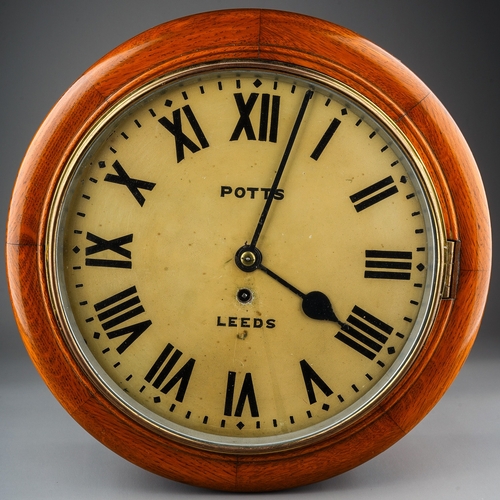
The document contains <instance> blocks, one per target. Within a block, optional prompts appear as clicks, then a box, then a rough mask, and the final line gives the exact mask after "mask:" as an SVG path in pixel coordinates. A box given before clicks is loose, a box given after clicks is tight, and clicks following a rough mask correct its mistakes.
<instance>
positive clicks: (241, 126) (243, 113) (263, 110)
mask: <svg viewBox="0 0 500 500" xmlns="http://www.w3.org/2000/svg"><path fill="white" fill-rule="evenodd" d="M260 96H261V101H260V117H259V141H267V140H268V141H269V142H276V141H277V140H278V121H279V111H280V96H279V95H273V96H271V95H270V94H260ZM258 97H259V94H258V93H256V92H252V93H251V94H250V96H249V98H248V100H247V101H246V102H245V99H244V97H243V94H242V93H241V92H240V93H237V94H234V100H235V101H236V106H237V107H238V111H239V113H240V117H239V119H238V122H237V123H236V126H235V128H234V131H233V133H232V135H231V139H230V140H231V141H237V140H238V139H239V138H240V135H241V133H242V132H243V131H245V134H246V136H247V139H248V140H250V141H255V140H256V139H257V137H256V135H255V132H254V128H253V124H252V121H251V119H250V113H251V112H252V110H253V108H254V106H255V103H256V102H257V99H258ZM269 115H270V116H269Z"/></svg>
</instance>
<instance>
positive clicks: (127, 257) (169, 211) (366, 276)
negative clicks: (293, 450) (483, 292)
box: [49, 68, 442, 449]
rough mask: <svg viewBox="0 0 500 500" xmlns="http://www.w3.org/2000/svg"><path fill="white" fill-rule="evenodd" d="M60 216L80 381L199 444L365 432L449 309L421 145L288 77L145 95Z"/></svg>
mask: <svg viewBox="0 0 500 500" xmlns="http://www.w3.org/2000/svg"><path fill="white" fill-rule="evenodd" d="M374 116H378V118H374ZM52 212H53V214H52V219H51V221H52V222H51V224H52V226H53V228H54V231H52V233H53V234H54V235H55V236H53V237H52V236H51V239H50V240H49V251H50V255H49V262H50V265H49V271H50V277H51V283H52V288H53V291H52V294H53V300H54V302H55V303H56V305H57V308H58V310H59V314H60V321H61V322H62V323H63V324H64V328H65V331H66V337H67V341H68V343H69V344H70V345H71V346H73V347H72V348H73V349H74V351H75V352H77V353H78V356H79V358H80V360H81V364H82V366H85V367H87V368H86V369H87V370H89V371H90V372H91V373H92V376H93V378H94V380H95V382H96V385H98V386H99V387H101V390H102V391H103V392H105V393H106V394H108V395H109V396H110V398H111V399H113V400H115V401H118V402H119V403H117V404H121V405H123V407H124V408H127V411H128V412H129V413H130V415H131V416H132V417H133V418H135V419H139V420H141V421H144V422H145V423H146V424H147V425H150V426H153V427H155V428H157V429H158V431H159V432H167V433H171V434H172V435H173V436H174V437H176V438H178V439H191V440H193V443H194V444H195V445H200V446H210V445H212V444H214V445H223V446H228V447H229V448H231V447H234V448H237V447H243V448H244V449H245V448H248V447H256V448H259V447H265V446H268V445H270V444H278V445H279V444H283V445H286V446H291V445H293V444H297V443H300V442H301V440H303V439H306V438H309V437H311V436H314V435H317V434H318V433H321V432H324V431H327V430H329V429H333V428H335V427H336V426H340V425H343V424H345V423H346V422H348V421H349V420H350V419H353V418H356V417H357V415H359V414H361V413H362V412H363V411H364V409H365V408H367V407H369V405H370V403H371V402H373V401H375V400H377V398H381V397H383V395H384V391H387V390H388V388H389V387H390V385H391V384H392V383H393V382H394V380H396V379H397V377H398V376H400V375H401V373H403V372H404V370H405V369H406V367H407V366H408V364H409V363H410V362H411V359H412V356H414V354H415V352H417V351H418V347H419V344H420V342H421V341H422V339H423V338H424V337H425V334H426V332H427V326H426V325H427V324H428V322H429V319H430V318H431V317H432V312H433V309H434V308H435V302H436V300H437V295H438V294H437V290H438V285H439V283H440V277H439V275H440V269H439V266H438V264H437V262H438V261H439V260H440V252H441V251H442V250H441V245H440V243H438V241H439V231H440V230H439V223H440V222H439V217H438V216H437V215H435V214H436V213H437V209H436V207H435V204H434V202H433V194H432V192H431V190H430V188H429V183H428V181H427V179H426V174H425V169H424V168H423V166H422V165H421V163H420V162H419V160H418V157H417V156H416V154H415V153H414V152H413V151H412V150H411V148H410V147H409V146H408V144H407V143H406V142H405V139H404V136H403V135H402V134H401V133H399V132H398V130H397V127H396V126H395V125H394V124H392V123H391V122H390V120H389V119H388V118H386V117H385V115H383V114H382V113H381V112H379V111H378V110H377V109H376V108H375V107H374V106H373V105H371V104H370V103H367V102H366V101H364V100H363V99H361V98H360V97H359V96H357V95H356V94H355V92H354V91H350V90H349V89H347V88H345V87H343V86H341V85H340V84H336V83H335V82H330V81H324V80H323V81H318V80H317V79H316V80H308V79H306V78H304V77H301V76H293V75H288V76H287V75H286V74H285V73H284V72H283V69H282V68H281V69H279V68H278V70H276V68H269V69H268V70H267V71H262V70H260V69H259V70H258V69H247V70H240V69H229V68H228V69H220V68H219V70H218V71H206V72H202V73H200V74H197V75H196V76H192V75H189V74H188V75H184V76H182V77H176V78H170V79H165V80H163V81H158V82H155V83H154V84H151V85H150V86H149V87H148V88H143V89H140V90H139V91H137V92H136V93H135V94H134V95H133V96H132V97H131V98H129V99H128V100H127V102H122V103H120V104H119V105H117V106H115V107H114V108H113V110H112V111H111V112H110V113H109V114H108V115H107V116H106V117H104V118H103V120H102V121H101V122H100V123H99V124H98V125H97V126H96V127H95V128H94V129H93V130H92V131H91V132H90V133H89V134H88V137H87V138H86V140H85V141H84V142H83V143H82V145H81V147H80V150H79V152H78V153H77V154H75V155H74V158H73V159H72V161H71V162H70V163H69V164H68V166H67V169H66V171H65V174H64V181H63V182H62V183H61V188H60V189H59V193H58V196H57V199H56V202H55V204H54V206H53V209H52ZM49 233H50V231H49Z"/></svg>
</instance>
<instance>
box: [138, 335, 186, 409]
mask: <svg viewBox="0 0 500 500" xmlns="http://www.w3.org/2000/svg"><path fill="white" fill-rule="evenodd" d="M173 350H174V346H173V345H172V344H167V346H166V347H165V349H163V351H162V352H161V354H160V355H159V356H158V359H157V360H156V361H155V362H154V363H153V366H152V367H151V369H150V370H149V371H148V373H147V375H146V376H145V377H144V379H145V380H146V381H147V382H150V383H151V382H152V383H153V387H155V388H156V389H159V388H160V386H161V385H162V384H163V383H164V382H165V385H164V386H163V387H162V388H161V389H160V390H161V392H162V393H163V394H167V393H168V392H169V391H170V390H171V389H173V388H174V387H175V386H176V385H177V384H179V388H178V389H177V394H176V396H175V400H176V401H179V402H180V403H182V401H183V400H184V396H185V395H186V390H187V387H188V385H189V380H190V378H191V374H192V373H193V368H194V364H195V360H194V359H193V358H190V359H189V360H188V361H186V363H185V364H184V366H182V367H181V368H179V370H178V371H177V373H176V374H175V375H173V376H172V377H171V378H170V379H169V380H166V379H167V377H168V375H170V372H171V371H172V370H173V369H174V367H175V366H176V364H177V362H178V361H179V359H180V358H181V356H182V352H181V351H179V349H176V350H175V351H174V353H173V354H172V356H170V354H171V353H172V351H173ZM169 356H170V358H169ZM155 376H156V379H155V380H154V381H153V379H154V377H155Z"/></svg>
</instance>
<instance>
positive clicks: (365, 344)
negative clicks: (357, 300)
mask: <svg viewBox="0 0 500 500" xmlns="http://www.w3.org/2000/svg"><path fill="white" fill-rule="evenodd" d="M393 330H394V328H392V326H389V325H388V324H387V323H384V322H383V321H381V320H380V319H378V318H376V317H375V316H372V315H371V314H370V313H368V312H366V311H364V310H363V309H361V307H358V306H354V308H353V310H352V314H350V315H349V317H348V318H347V322H346V323H345V324H344V326H342V330H341V331H339V332H338V333H337V334H336V335H335V338H336V339H338V340H340V341H341V342H343V343H344V344H345V345H347V346H349V347H351V348H352V349H354V350H355V351H357V352H359V353H360V354H362V355H363V356H365V357H367V358H368V359H374V358H375V356H376V355H377V353H379V352H380V350H381V349H382V347H383V345H384V344H385V343H386V342H387V339H388V338H389V335H390V334H391V333H392V331H393Z"/></svg>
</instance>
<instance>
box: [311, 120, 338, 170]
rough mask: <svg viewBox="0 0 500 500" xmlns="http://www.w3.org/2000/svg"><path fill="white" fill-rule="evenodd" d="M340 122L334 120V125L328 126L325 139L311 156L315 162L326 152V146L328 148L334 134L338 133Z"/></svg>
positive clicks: (320, 141)
mask: <svg viewBox="0 0 500 500" xmlns="http://www.w3.org/2000/svg"><path fill="white" fill-rule="evenodd" d="M340 123H341V122H340V120H339V119H338V118H334V119H333V121H332V123H330V125H329V126H328V128H327V129H326V131H325V133H324V134H323V137H322V138H321V139H320V140H319V142H318V145H317V146H316V147H315V148H314V151H313V152H312V154H311V158H312V159H313V160H316V161H317V160H318V159H319V157H320V156H321V153H323V151H324V150H325V148H326V146H328V143H329V142H330V140H331V138H332V137H333V134H335V132H336V131H337V129H338V128H339V125H340Z"/></svg>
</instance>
